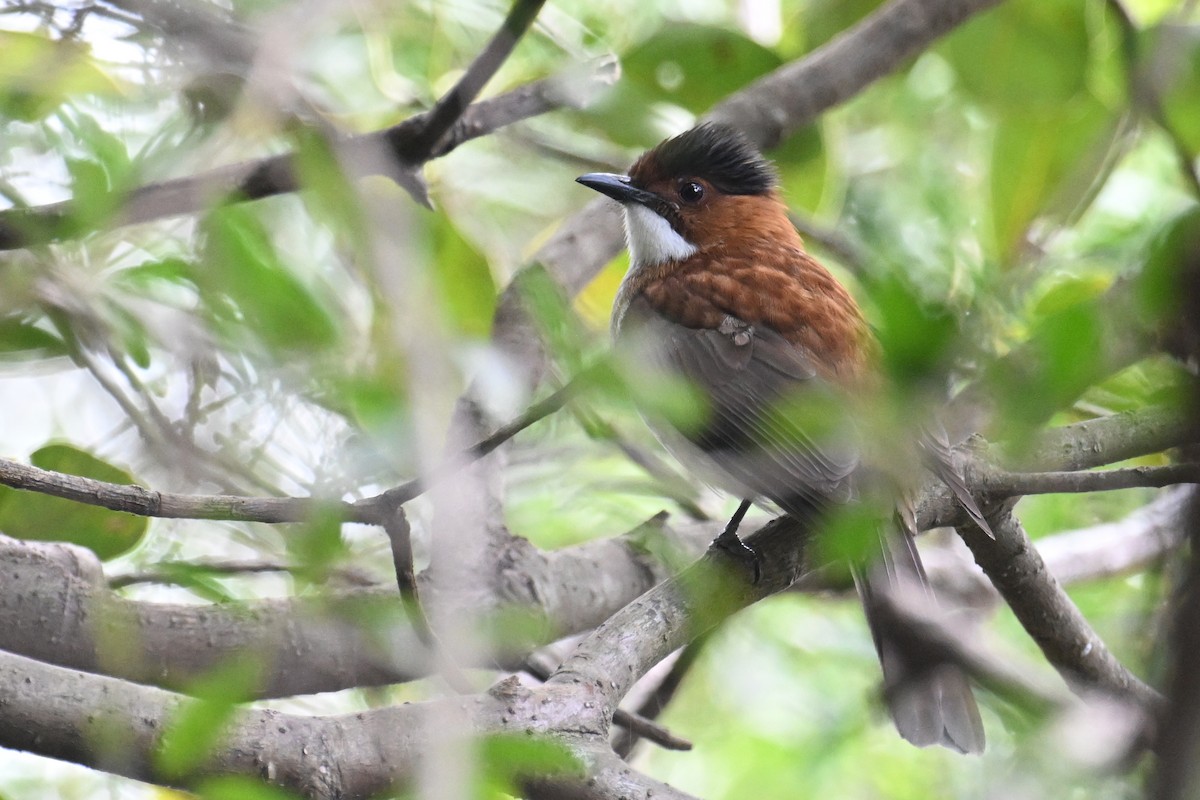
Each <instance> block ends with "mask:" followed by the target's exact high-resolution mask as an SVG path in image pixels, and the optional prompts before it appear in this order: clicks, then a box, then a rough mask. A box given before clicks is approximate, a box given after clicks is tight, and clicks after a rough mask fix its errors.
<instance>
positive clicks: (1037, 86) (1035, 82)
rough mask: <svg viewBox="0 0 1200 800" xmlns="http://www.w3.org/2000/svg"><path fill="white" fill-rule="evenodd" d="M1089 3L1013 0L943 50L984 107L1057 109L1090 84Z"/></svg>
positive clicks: (949, 41) (961, 30) (959, 34)
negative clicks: (1087, 6)
mask: <svg viewBox="0 0 1200 800" xmlns="http://www.w3.org/2000/svg"><path fill="white" fill-rule="evenodd" d="M1085 6H1086V3H1081V2H1078V0H1010V2H1007V3H1003V4H1001V5H1000V6H999V7H997V8H995V9H992V10H991V11H988V12H987V13H986V14H980V15H979V16H978V17H976V18H975V19H973V20H971V21H969V22H968V23H967V24H965V25H963V26H962V27H961V28H959V29H958V30H957V31H955V32H954V33H952V34H951V35H950V36H948V37H947V38H946V40H945V41H944V42H943V43H942V45H941V46H940V48H939V51H940V52H941V53H942V54H943V55H944V56H945V57H946V58H947V60H949V62H950V63H951V64H952V65H953V67H954V69H955V72H956V73H957V74H958V79H959V83H960V85H961V86H962V87H963V88H964V89H966V90H967V91H968V92H969V93H970V94H971V96H972V97H973V98H974V99H975V100H976V101H977V102H979V103H982V104H984V105H987V106H991V107H994V108H1002V109H1004V110H1005V111H1024V112H1033V111H1041V112H1045V111H1053V110H1054V109H1055V108H1056V107H1057V106H1059V105H1061V104H1063V103H1066V102H1068V101H1069V100H1071V99H1072V98H1074V97H1075V96H1076V95H1078V94H1079V93H1080V92H1082V91H1083V90H1084V88H1085V86H1086V85H1087V66H1088V56H1089V45H1090V33H1089V28H1088V21H1087V17H1086V8H1085Z"/></svg>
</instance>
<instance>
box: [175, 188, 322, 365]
mask: <svg viewBox="0 0 1200 800" xmlns="http://www.w3.org/2000/svg"><path fill="white" fill-rule="evenodd" d="M204 233H205V237H204V246H203V263H202V264H201V265H200V266H199V267H198V268H197V269H196V270H195V271H194V274H193V280H194V281H195V283H196V285H197V286H199V287H201V290H202V292H203V293H204V295H205V300H206V301H207V302H208V304H209V307H210V311H211V312H212V313H213V315H214V318H215V319H216V320H217V321H221V320H223V319H224V318H225V317H227V316H228V315H230V314H231V313H232V314H233V317H234V318H233V320H231V321H233V322H236V323H240V324H241V325H242V326H244V328H246V329H248V330H249V332H251V333H253V334H254V335H255V336H256V337H257V338H258V339H259V340H260V341H262V342H263V343H264V344H265V345H266V346H267V347H268V348H269V349H270V350H272V351H273V352H275V353H276V354H279V355H285V356H286V355H288V354H290V353H293V352H295V351H314V350H315V351H320V350H326V349H329V348H330V347H332V346H333V345H334V344H335V343H336V342H337V340H338V330H337V326H336V324H335V323H334V320H333V318H332V317H331V316H330V315H329V312H327V311H326V310H325V307H324V306H323V305H321V303H320V302H319V301H318V300H317V298H316V296H314V295H313V294H312V293H311V292H309V291H308V289H307V288H305V286H304V285H303V284H302V283H301V282H300V280H299V279H298V278H297V277H296V276H295V275H293V274H292V273H291V272H290V271H289V270H288V269H287V267H286V266H285V265H284V263H283V262H282V260H281V259H280V258H279V254H278V253H277V252H276V251H275V247H274V244H273V243H272V242H271V238H270V236H269V235H268V233H267V231H266V229H265V228H264V227H263V225H262V223H261V222H259V220H258V218H257V217H256V216H255V215H254V214H253V213H252V212H251V211H250V210H248V209H246V208H242V207H238V206H225V207H222V208H219V209H216V210H214V211H213V212H212V213H210V214H209V215H208V217H207V218H206V219H205V221H204Z"/></svg>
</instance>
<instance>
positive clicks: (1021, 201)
mask: <svg viewBox="0 0 1200 800" xmlns="http://www.w3.org/2000/svg"><path fill="white" fill-rule="evenodd" d="M1115 119H1116V118H1115V116H1114V115H1113V113H1112V112H1110V111H1109V110H1108V109H1107V108H1105V107H1104V106H1103V105H1102V104H1101V103H1099V102H1098V101H1097V100H1095V99H1094V98H1092V97H1091V96H1090V95H1080V96H1079V97H1077V98H1075V99H1074V100H1072V101H1069V102H1066V103H1064V104H1063V105H1061V106H1058V107H1053V108H1049V107H1047V108H1044V109H1041V110H1029V111H1026V112H1024V113H1022V112H1020V111H1018V110H1016V109H1010V110H1008V111H1007V112H1005V114H1004V115H1003V117H1002V119H1001V120H1000V121H999V122H998V123H997V126H996V138H995V142H994V144H993V147H992V168H991V201H992V203H991V204H992V232H993V247H994V248H995V249H996V251H997V253H998V255H999V256H1000V257H1001V258H1002V259H1003V260H1006V261H1012V260H1013V259H1014V258H1015V257H1016V256H1017V255H1018V254H1019V253H1020V251H1021V247H1022V245H1023V243H1024V241H1025V234H1026V231H1027V230H1028V229H1029V226H1030V225H1031V224H1032V223H1033V221H1034V220H1035V219H1037V218H1038V217H1039V216H1041V215H1043V214H1046V213H1049V212H1051V211H1052V210H1053V209H1054V207H1056V206H1060V205H1073V204H1072V203H1071V202H1070V199H1071V198H1070V195H1072V194H1073V193H1072V192H1071V191H1070V190H1071V188H1072V184H1077V183H1088V184H1090V183H1091V180H1090V177H1094V176H1089V175H1087V174H1083V173H1086V172H1088V171H1090V170H1094V169H1099V168H1101V167H1102V164H1103V159H1100V158H1097V157H1095V155H1094V154H1095V153H1096V151H1097V149H1106V148H1107V147H1108V146H1109V144H1110V142H1111V139H1112V136H1113V135H1115V133H1116V125H1115ZM1077 173H1080V174H1078V175H1077ZM1073 178H1077V179H1076V180H1072V179H1073ZM1060 197H1061V198H1062V199H1063V201H1064V202H1062V203H1060V202H1058V201H1059V198H1060ZM1062 210H1063V211H1069V210H1071V209H1070V208H1064V209H1062ZM1060 215H1061V214H1060Z"/></svg>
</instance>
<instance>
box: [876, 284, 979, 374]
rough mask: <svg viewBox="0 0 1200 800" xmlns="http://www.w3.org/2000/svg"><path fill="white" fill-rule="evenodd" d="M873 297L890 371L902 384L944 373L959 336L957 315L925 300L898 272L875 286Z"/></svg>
mask: <svg viewBox="0 0 1200 800" xmlns="http://www.w3.org/2000/svg"><path fill="white" fill-rule="evenodd" d="M871 299H872V300H873V301H874V302H875V304H876V306H877V308H878V309H879V343H880V345H881V346H882V348H883V356H884V363H885V364H886V366H887V370H888V374H890V375H891V376H892V378H893V379H894V380H896V381H897V383H898V384H899V385H902V386H910V385H913V384H914V383H921V382H923V381H924V380H925V379H927V378H930V377H935V376H937V375H940V374H941V371H942V369H943V367H944V366H945V361H946V359H947V358H948V356H949V354H950V347H951V345H952V344H953V343H954V341H955V340H956V338H957V333H958V323H957V321H956V319H955V317H954V315H953V314H951V313H950V312H949V311H948V310H947V309H946V308H944V307H940V306H937V305H934V304H931V303H928V302H926V301H924V300H923V299H922V298H921V296H920V294H919V292H918V291H917V290H916V289H915V287H913V286H912V285H911V284H910V283H908V282H907V281H905V280H903V279H901V278H900V277H899V276H897V275H896V274H895V273H889V274H888V275H887V276H885V277H884V278H883V279H882V280H880V281H878V282H877V283H876V284H875V285H874V286H873V287H872V289H871Z"/></svg>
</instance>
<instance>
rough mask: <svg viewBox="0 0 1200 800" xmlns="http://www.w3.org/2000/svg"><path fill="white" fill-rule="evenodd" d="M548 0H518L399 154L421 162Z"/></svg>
mask: <svg viewBox="0 0 1200 800" xmlns="http://www.w3.org/2000/svg"><path fill="white" fill-rule="evenodd" d="M545 2H546V0H516V1H515V2H514V3H513V6H512V8H511V9H510V10H509V12H508V16H507V17H505V18H504V22H503V23H502V24H501V25H500V30H498V31H496V33H495V35H493V36H492V38H491V40H490V41H489V42H488V43H487V47H485V48H484V49H483V52H481V53H480V54H479V55H478V56H476V57H475V60H474V61H472V62H471V65H470V66H469V67H467V71H466V72H465V73H464V74H463V76H462V77H461V78H459V80H458V83H456V84H455V85H454V88H453V89H451V90H450V91H449V92H447V93H446V94H445V95H444V96H443V97H442V98H441V99H440V100H438V102H437V105H435V106H434V107H433V109H432V110H430V111H429V113H428V115H426V119H425V124H424V125H422V126H421V129H420V130H419V131H418V132H417V134H416V135H415V136H413V137H411V138H410V139H409V140H408V141H407V142H405V143H404V144H403V146H402V147H400V148H397V149H396V154H397V155H398V156H400V158H401V159H402V160H403V161H405V162H406V163H408V164H411V165H415V164H422V163H424V162H425V161H426V160H428V159H429V157H430V155H431V154H432V153H433V151H434V148H435V147H436V146H437V144H438V142H440V141H441V140H442V137H443V136H445V135H446V132H447V131H449V130H450V128H451V127H453V126H454V124H455V123H457V122H458V121H459V119H460V118H461V117H462V115H463V113H464V112H465V111H466V110H467V106H469V105H470V104H471V101H473V100H474V99H475V98H476V97H477V96H478V95H479V92H480V91H482V90H483V87H484V85H485V84H486V83H487V82H488V81H490V80H491V79H492V76H493V75H495V74H496V71H497V70H499V69H500V67H501V66H502V65H503V64H504V62H505V61H506V60H508V57H509V55H511V54H512V51H513V48H515V47H516V46H517V42H519V41H520V40H521V37H522V36H524V35H525V31H527V30H528V29H529V26H530V25H532V24H533V21H534V19H536V18H537V15H538V12H539V11H541V10H542V6H543V5H544V4H545Z"/></svg>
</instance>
